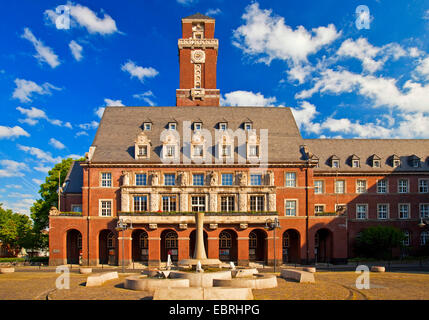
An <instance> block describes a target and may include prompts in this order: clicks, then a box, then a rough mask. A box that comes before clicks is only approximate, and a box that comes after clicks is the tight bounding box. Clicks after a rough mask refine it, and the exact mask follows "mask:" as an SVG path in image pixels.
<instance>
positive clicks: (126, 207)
mask: <svg viewBox="0 0 429 320" xmlns="http://www.w3.org/2000/svg"><path fill="white" fill-rule="evenodd" d="M121 211H122V212H129V211H130V195H129V194H128V193H125V192H123V190H122V192H121Z"/></svg>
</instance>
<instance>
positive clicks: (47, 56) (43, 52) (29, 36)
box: [21, 28, 60, 68]
mask: <svg viewBox="0 0 429 320" xmlns="http://www.w3.org/2000/svg"><path fill="white" fill-rule="evenodd" d="M21 37H22V38H24V39H26V40H28V41H30V42H31V43H32V44H33V46H34V49H36V52H37V54H36V55H35V56H34V57H35V58H36V59H38V60H39V61H41V62H46V63H47V64H49V65H50V66H51V68H56V67H57V66H59V65H60V62H59V60H58V56H57V55H56V54H55V53H54V51H53V50H52V49H51V48H49V47H47V46H45V45H44V44H43V42H42V41H40V40H38V39H36V37H35V36H34V34H33V33H32V32H31V30H30V29H29V28H25V29H24V34H23V35H22V36H21Z"/></svg>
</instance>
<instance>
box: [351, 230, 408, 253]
mask: <svg viewBox="0 0 429 320" xmlns="http://www.w3.org/2000/svg"><path fill="white" fill-rule="evenodd" d="M404 238H405V236H404V233H403V232H402V231H401V230H399V229H397V228H395V227H390V226H374V227H369V228H367V229H365V230H363V231H362V232H361V233H360V235H359V236H358V237H357V239H356V243H355V249H356V253H357V254H358V255H359V256H361V257H366V258H376V259H391V258H392V249H394V248H399V247H401V246H402V241H403V240H404Z"/></svg>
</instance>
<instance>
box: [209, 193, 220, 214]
mask: <svg viewBox="0 0 429 320" xmlns="http://www.w3.org/2000/svg"><path fill="white" fill-rule="evenodd" d="M209 204H210V205H209V211H211V212H216V211H218V209H217V193H215V192H210V194H209Z"/></svg>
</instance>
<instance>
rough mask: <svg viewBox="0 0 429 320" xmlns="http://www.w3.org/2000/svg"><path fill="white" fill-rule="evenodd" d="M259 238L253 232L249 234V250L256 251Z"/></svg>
mask: <svg viewBox="0 0 429 320" xmlns="http://www.w3.org/2000/svg"><path fill="white" fill-rule="evenodd" d="M257 242H258V237H257V236H256V234H255V233H254V232H253V231H252V232H251V233H250V234H249V248H251V249H254V248H256V247H257Z"/></svg>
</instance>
